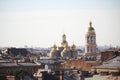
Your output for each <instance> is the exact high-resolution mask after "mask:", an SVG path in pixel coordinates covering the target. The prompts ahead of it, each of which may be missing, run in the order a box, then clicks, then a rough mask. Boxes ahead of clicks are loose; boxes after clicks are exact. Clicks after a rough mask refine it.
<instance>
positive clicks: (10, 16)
mask: <svg viewBox="0 0 120 80" xmlns="http://www.w3.org/2000/svg"><path fill="white" fill-rule="evenodd" d="M119 14H120V1H119V0H109V1H104V0H91V1H90V0H84V1H83V0H74V1H72V0H61V1H57V0H50V1H49V0H45V1H42V0H35V1H34V0H25V1H24V0H20V1H19V0H10V1H9V0H6V1H4V0H1V1H0V37H1V40H0V47H24V46H25V45H27V46H29V47H30V46H33V47H51V46H52V45H53V44H54V43H55V44H56V45H58V46H60V43H61V37H62V34H63V33H65V34H66V36H67V41H68V44H69V45H72V44H73V43H74V44H75V45H77V46H84V45H85V33H86V30H87V28H88V27H89V21H92V25H93V27H94V29H95V32H96V43H97V45H98V46H99V45H112V46H120V42H119V40H120V36H119V34H120V32H119V26H120V22H119V21H120V16H119Z"/></svg>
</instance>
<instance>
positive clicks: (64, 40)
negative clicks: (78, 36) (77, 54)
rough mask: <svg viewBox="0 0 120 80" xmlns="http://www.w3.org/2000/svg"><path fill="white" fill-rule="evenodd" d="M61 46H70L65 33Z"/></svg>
mask: <svg viewBox="0 0 120 80" xmlns="http://www.w3.org/2000/svg"><path fill="white" fill-rule="evenodd" d="M61 46H62V47H65V46H68V42H67V41H66V35H65V34H63V35H62V42H61Z"/></svg>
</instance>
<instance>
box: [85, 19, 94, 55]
mask: <svg viewBox="0 0 120 80" xmlns="http://www.w3.org/2000/svg"><path fill="white" fill-rule="evenodd" d="M85 39H86V45H85V56H95V55H96V34H95V30H94V28H93V27H92V22H91V21H90V22H89V27H88V30H87V33H86V35H85Z"/></svg>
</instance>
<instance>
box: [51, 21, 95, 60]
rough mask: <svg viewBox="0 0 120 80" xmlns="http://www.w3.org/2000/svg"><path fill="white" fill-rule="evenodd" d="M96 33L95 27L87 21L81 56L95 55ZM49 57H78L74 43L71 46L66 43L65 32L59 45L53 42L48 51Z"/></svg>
mask: <svg viewBox="0 0 120 80" xmlns="http://www.w3.org/2000/svg"><path fill="white" fill-rule="evenodd" d="M96 47H97V46H96V34H95V29H94V28H93V27H92V22H91V21H90V22H89V27H88V29H87V32H86V34H85V52H84V54H83V56H85V57H91V56H94V57H95V56H96ZM49 57H51V58H60V59H71V58H73V59H76V58H78V52H77V50H76V45H75V44H73V45H72V46H69V45H68V42H67V40H66V34H63V35H62V41H61V46H60V47H59V46H57V45H56V44H54V45H53V46H52V49H51V51H50V53H49Z"/></svg>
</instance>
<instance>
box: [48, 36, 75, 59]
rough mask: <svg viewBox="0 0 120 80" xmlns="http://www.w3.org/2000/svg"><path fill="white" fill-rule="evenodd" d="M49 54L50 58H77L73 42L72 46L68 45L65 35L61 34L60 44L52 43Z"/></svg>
mask: <svg viewBox="0 0 120 80" xmlns="http://www.w3.org/2000/svg"><path fill="white" fill-rule="evenodd" d="M49 56H50V57H51V58H62V59H70V58H74V59H75V58H77V50H76V46H75V44H73V45H72V46H69V45H68V42H67V40H66V35H65V34H63V35H62V42H61V46H60V47H57V45H56V44H54V45H53V47H52V49H51V51H50V54H49Z"/></svg>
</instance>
